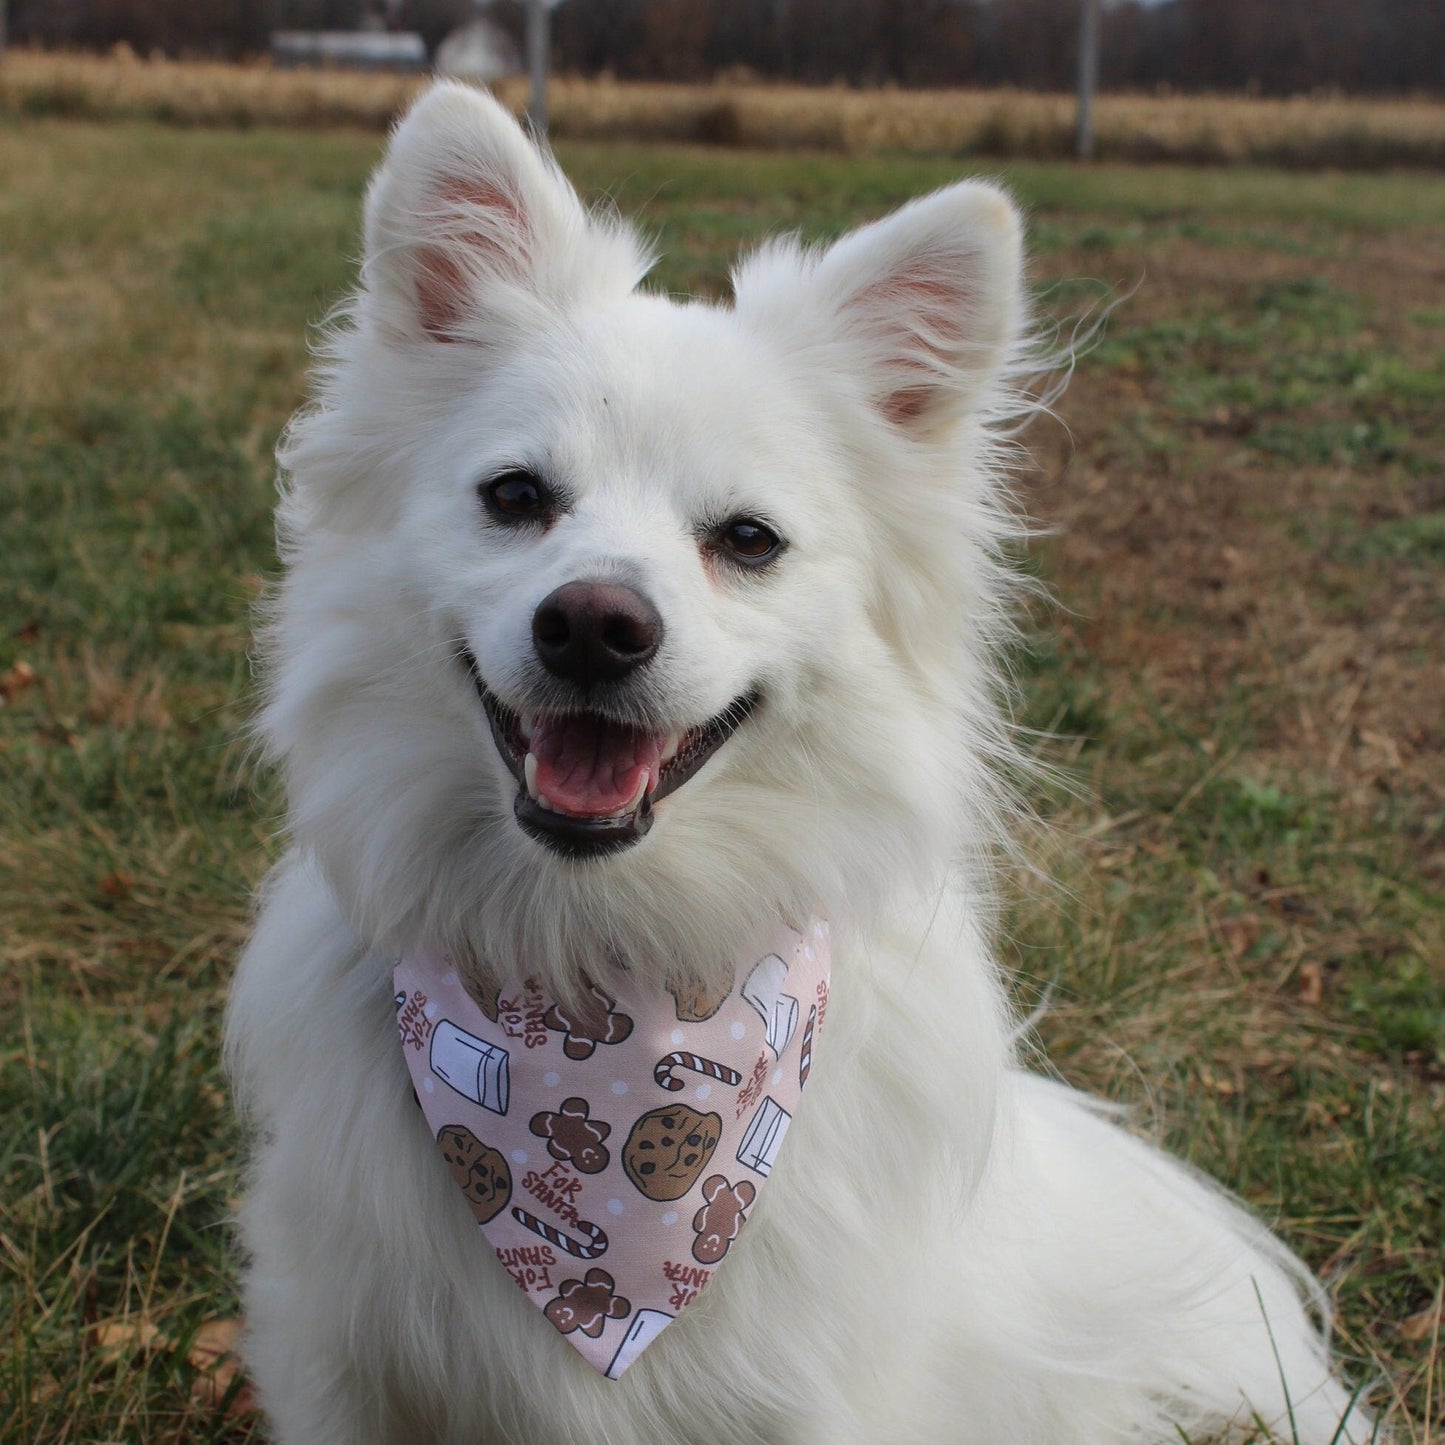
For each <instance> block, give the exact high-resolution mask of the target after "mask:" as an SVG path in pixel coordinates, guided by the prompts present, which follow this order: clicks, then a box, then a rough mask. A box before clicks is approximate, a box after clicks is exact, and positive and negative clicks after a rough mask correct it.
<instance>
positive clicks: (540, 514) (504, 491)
mask: <svg viewBox="0 0 1445 1445" xmlns="http://www.w3.org/2000/svg"><path fill="white" fill-rule="evenodd" d="M477 492H478V494H479V495H480V496H481V499H482V505H483V506H484V507H485V508H486V509H487V511H488V513H490V515H491V516H492V517H494V518H495V519H496V520H497V521H499V522H550V521H551V520H552V514H553V510H554V508H553V504H552V497H551V494H550V493H549V492H548V491H547V488H546V487H545V486H544V485H543V483H542V482H541V481H539V480H538V479H537V478H536V477H534V476H533V475H532V474H531V472H524V471H521V470H520V469H519V470H517V471H512V472H503V473H502V475H501V476H499V477H493V478H492V479H491V480H490V481H486V482H483V483H482V484H481V486H479V487H478V488H477Z"/></svg>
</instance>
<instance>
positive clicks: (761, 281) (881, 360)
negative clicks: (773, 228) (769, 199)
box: [734, 181, 1024, 438]
mask: <svg viewBox="0 0 1445 1445" xmlns="http://www.w3.org/2000/svg"><path fill="white" fill-rule="evenodd" d="M734 290H735V293H736V296H737V308H738V314H739V316H741V317H744V318H746V319H750V320H752V321H753V322H754V324H759V325H761V326H763V327H765V328H766V329H767V330H769V331H771V332H774V333H775V334H778V335H779V336H780V339H781V340H782V341H783V343H784V344H785V345H786V346H788V347H789V348H790V349H792V350H794V351H798V350H801V351H802V352H803V353H804V354H807V355H810V356H812V357H813V358H814V359H816V360H817V362H818V363H819V364H820V365H822V366H824V367H826V368H827V369H829V370H830V371H834V372H837V373H842V374H844V375H851V376H853V377H855V378H856V379H858V380H859V381H860V382H861V384H862V386H863V388H864V390H865V394H866V395H867V397H868V400H869V401H870V402H871V403H872V405H873V406H874V407H875V408H876V409H877V410H878V411H879V412H881V414H882V415H883V417H884V418H885V419H886V420H887V421H888V422H890V423H892V424H893V425H894V426H896V427H898V428H899V429H900V430H902V431H903V432H905V433H908V434H910V435H913V436H916V437H919V438H925V437H929V436H933V435H937V434H939V433H940V432H942V431H946V430H947V428H948V427H949V426H950V425H951V424H952V423H953V422H955V421H957V420H958V419H959V418H960V417H962V416H964V415H967V414H968V413H969V412H971V411H974V410H976V409H977V407H978V406H979V404H980V403H981V401H982V400H983V398H984V396H985V394H986V392H987V389H988V387H989V385H990V383H991V382H993V381H994V380H995V379H996V377H997V375H998V373H999V370H1000V367H1001V366H1002V364H1003V362H1004V360H1005V358H1006V356H1007V353H1008V349H1009V346H1010V345H1011V343H1012V342H1013V341H1014V339H1015V338H1016V337H1017V335H1018V333H1019V331H1020V328H1021V327H1022V324H1023V314H1024V303H1023V257H1022V236H1021V226H1020V223H1019V217H1018V213H1017V211H1016V210H1015V209H1014V207H1013V205H1012V203H1011V202H1010V201H1009V199H1008V197H1007V196H1006V195H1005V194H1004V193H1003V192H1002V191H1000V190H999V189H997V188H996V187H994V186H990V185H987V184H984V183H982V182H978V181H964V182H960V183H959V184H958V185H954V186H950V187H948V188H947V189H946V190H942V191H937V192H935V193H934V194H933V195H931V196H925V197H924V198H923V199H921V200H918V201H914V202H912V203H910V204H909V205H907V206H904V207H903V208H902V209H901V210H899V211H896V212H895V213H894V214H893V215H891V216H888V217H886V218H885V219H883V220H881V221H875V222H873V223H872V224H871V225H867V226H862V227H860V228H859V229H858V230H856V231H852V232H850V233H849V234H848V235H846V236H844V237H843V238H842V239H841V240H840V241H838V242H836V243H835V244H834V245H833V246H831V247H829V248H828V249H827V250H826V251H824V252H822V253H821V254H816V253H812V254H810V253H806V252H799V251H798V250H797V248H796V247H793V246H789V245H787V244H782V245H774V246H771V247H765V248H764V249H763V250H762V251H761V252H760V253H759V254H758V255H756V256H754V257H753V258H751V259H750V260H749V261H747V262H746V263H745V264H744V265H743V266H742V267H741V268H740V269H739V271H738V272H737V274H736V276H735V277H734Z"/></svg>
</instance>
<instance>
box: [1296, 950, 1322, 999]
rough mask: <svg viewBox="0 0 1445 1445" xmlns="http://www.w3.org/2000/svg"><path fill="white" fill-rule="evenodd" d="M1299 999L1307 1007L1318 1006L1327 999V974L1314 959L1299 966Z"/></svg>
mask: <svg viewBox="0 0 1445 1445" xmlns="http://www.w3.org/2000/svg"><path fill="white" fill-rule="evenodd" d="M1299 1000H1300V1002H1301V1003H1302V1004H1304V1005H1305V1006H1306V1007H1307V1008H1318V1007H1319V1006H1320V1005H1321V1004H1322V1003H1323V1002H1324V1001H1325V975H1324V970H1323V969H1322V968H1321V967H1320V966H1319V964H1317V963H1315V962H1313V961H1312V960H1310V961H1306V962H1305V963H1302V964H1300V966H1299Z"/></svg>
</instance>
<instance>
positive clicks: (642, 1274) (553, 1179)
mask: <svg viewBox="0 0 1445 1445" xmlns="http://www.w3.org/2000/svg"><path fill="white" fill-rule="evenodd" d="M771 946H772V949H773V950H774V951H772V952H767V953H765V954H763V955H762V956H761V957H754V958H749V959H747V960H745V961H744V962H743V963H742V964H741V966H740V967H739V968H738V971H737V975H736V978H735V979H734V981H733V985H732V987H731V988H730V989H729V990H728V991H727V992H726V993H719V994H711V995H710V994H708V993H706V992H704V991H701V990H697V989H694V990H691V991H687V990H683V989H673V990H670V991H668V992H665V993H662V994H660V995H658V996H656V997H653V996H649V995H645V994H643V993H641V992H638V993H635V994H634V993H632V992H629V991H628V990H626V989H619V990H618V992H617V995H616V997H613V996H612V995H610V994H607V993H605V992H603V990H602V989H600V988H598V987H596V986H595V985H590V986H589V989H588V997H587V999H586V1000H585V1002H584V1004H583V1005H582V1006H579V1007H574V1008H568V1007H564V1006H563V1005H561V1004H559V1003H557V1002H556V1001H555V1000H553V999H551V998H549V997H548V996H547V995H546V994H545V993H543V992H542V990H541V988H540V987H538V986H537V985H536V984H535V983H533V982H532V981H530V980H529V981H528V982H527V983H526V984H524V985H523V987H522V990H521V991H520V992H519V993H518V994H517V995H515V996H514V997H506V996H501V995H499V994H497V993H495V992H493V993H491V994H489V995H484V996H483V997H482V998H481V999H480V1001H478V1000H475V999H473V998H472V997H471V996H470V995H469V994H468V993H467V992H466V990H465V989H464V987H463V986H462V983H461V981H460V979H459V978H458V977H457V973H456V970H455V969H454V968H453V967H452V965H451V963H450V962H449V961H448V960H447V959H446V958H445V957H441V958H437V957H432V956H430V955H427V954H418V955H415V956H410V957H406V958H403V959H402V960H401V961H400V962H399V963H398V964H397V967H396V973H395V988H396V1007H397V1026H398V1028H399V1029H400V1031H401V1041H402V1046H403V1047H402V1051H403V1053H404V1054H405V1056H406V1062H407V1067H408V1069H410V1071H411V1077H412V1083H413V1084H414V1085H415V1087H416V1095H417V1098H418V1100H419V1101H420V1103H421V1107H422V1112H423V1113H424V1114H425V1115H426V1120H427V1124H428V1125H429V1126H430V1128H431V1130H432V1133H433V1134H434V1135H435V1136H436V1140H437V1143H438V1144H439V1145H440V1147H441V1153H442V1158H443V1159H444V1160H445V1161H446V1164H447V1167H448V1168H449V1169H450V1170H451V1172H452V1176H453V1177H454V1178H455V1179H456V1181H457V1184H458V1186H459V1187H460V1188H461V1191H462V1193H463V1194H464V1195H465V1196H466V1200H467V1203H468V1205H470V1206H471V1210H472V1213H473V1214H474V1215H475V1216H476V1218H477V1222H478V1223H479V1224H480V1225H481V1227H482V1233H483V1234H485V1235H486V1237H487V1242H488V1243H489V1244H490V1245H491V1246H492V1248H493V1250H495V1251H496V1255H497V1258H498V1259H499V1260H500V1261H501V1263H502V1266H503V1268H505V1269H506V1271H507V1273H508V1274H510V1275H511V1276H512V1278H513V1279H514V1280H516V1282H517V1284H518V1285H519V1286H520V1288H521V1289H522V1291H523V1292H524V1293H525V1294H526V1296H527V1298H528V1299H530V1300H531V1301H532V1303H533V1304H535V1305H536V1306H537V1307H538V1308H539V1309H540V1310H541V1311H542V1313H543V1314H544V1315H546V1317H547V1318H548V1319H549V1320H550V1321H551V1322H552V1324H553V1325H554V1326H555V1327H556V1328H557V1329H558V1330H559V1331H560V1332H561V1333H562V1334H563V1335H564V1336H566V1338H567V1339H568V1340H569V1341H570V1342H571V1344H572V1345H573V1346H574V1347H575V1348H576V1349H577V1351H578V1352H579V1353H580V1354H581V1355H582V1357H583V1358H584V1359H585V1360H586V1361H587V1363H588V1364H590V1365H591V1366H592V1367H593V1368H594V1369H596V1370H598V1371H600V1372H601V1373H602V1374H604V1375H606V1377H607V1378H608V1379H609V1380H615V1379H617V1378H619V1377H620V1376H621V1374H622V1372H623V1371H624V1370H625V1369H627V1367H628V1366H629V1365H630V1364H631V1363H632V1362H633V1361H634V1360H635V1359H636V1358H637V1357H638V1355H640V1354H641V1353H642V1351H643V1350H644V1349H646V1348H647V1346H648V1345H650V1344H651V1343H652V1341H653V1340H655V1339H656V1338H657V1336H658V1335H659V1334H661V1333H662V1331H663V1330H664V1329H665V1328H666V1327H667V1326H668V1325H670V1324H671V1323H672V1321H673V1320H674V1319H676V1318H677V1316H678V1314H679V1313H680V1312H681V1311H682V1309H683V1308H684V1307H685V1306H687V1305H689V1304H691V1303H692V1301H693V1300H695V1299H696V1298H697V1296H698V1294H699V1293H700V1291H701V1290H702V1289H703V1287H704V1286H705V1285H706V1284H707V1283H708V1281H709V1280H710V1279H711V1278H712V1275H713V1271H714V1270H715V1269H717V1268H718V1266H719V1265H720V1264H721V1263H722V1261H723V1259H724V1258H725V1257H726V1255H727V1253H728V1250H729V1249H731V1248H732V1246H733V1244H734V1242H735V1241H736V1240H737V1237H738V1235H739V1233H740V1232H741V1231H742V1228H743V1226H744V1225H745V1224H746V1223H747V1221H748V1213H749V1211H750V1210H751V1208H752V1206H753V1202H754V1200H755V1199H756V1198H757V1194H758V1190H759V1189H761V1188H762V1187H763V1185H764V1184H765V1183H766V1182H767V1179H768V1176H769V1174H771V1173H772V1170H773V1164H774V1161H775V1160H776V1159H777V1157H778V1150H779V1148H780V1147H781V1146H782V1142H783V1137H784V1135H785V1134H786V1133H787V1131H788V1126H789V1124H791V1123H792V1121H793V1113H794V1111H795V1110H796V1109H797V1107H798V1100H799V1098H800V1096H801V1094H802V1090H803V1085H804V1084H805V1083H806V1082H807V1079H808V1070H809V1069H810V1068H811V1067H812V1062H813V1048H814V1045H815V1043H816V1041H817V1037H818V1034H819V1033H820V1032H821V1030H822V1027H823V1018H824V1015H825V1014H826V1012H827V1009H828V966H829V954H828V926H827V924H825V923H823V922H822V921H821V920H820V919H813V920H811V921H810V922H809V924H808V926H807V930H806V932H805V933H802V934H799V933H796V932H794V931H793V930H791V929H787V928H780V929H779V932H778V934H777V936H776V937H775V938H774V939H772V940H771Z"/></svg>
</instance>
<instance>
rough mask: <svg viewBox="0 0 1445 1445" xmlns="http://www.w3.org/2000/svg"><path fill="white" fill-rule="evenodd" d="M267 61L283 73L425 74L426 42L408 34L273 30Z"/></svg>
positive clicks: (402, 32) (383, 31)
mask: <svg viewBox="0 0 1445 1445" xmlns="http://www.w3.org/2000/svg"><path fill="white" fill-rule="evenodd" d="M271 59H272V60H274V61H275V62H276V64H277V65H279V66H283V67H285V68H287V69H295V68H298V67H302V66H312V67H317V68H319V67H322V66H329V67H334V68H336V69H338V70H425V69H426V68H427V54H426V42H425V41H424V40H423V39H422V38H421V36H420V35H417V34H415V33H414V32H412V31H385V30H273V31H272V32H271Z"/></svg>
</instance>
